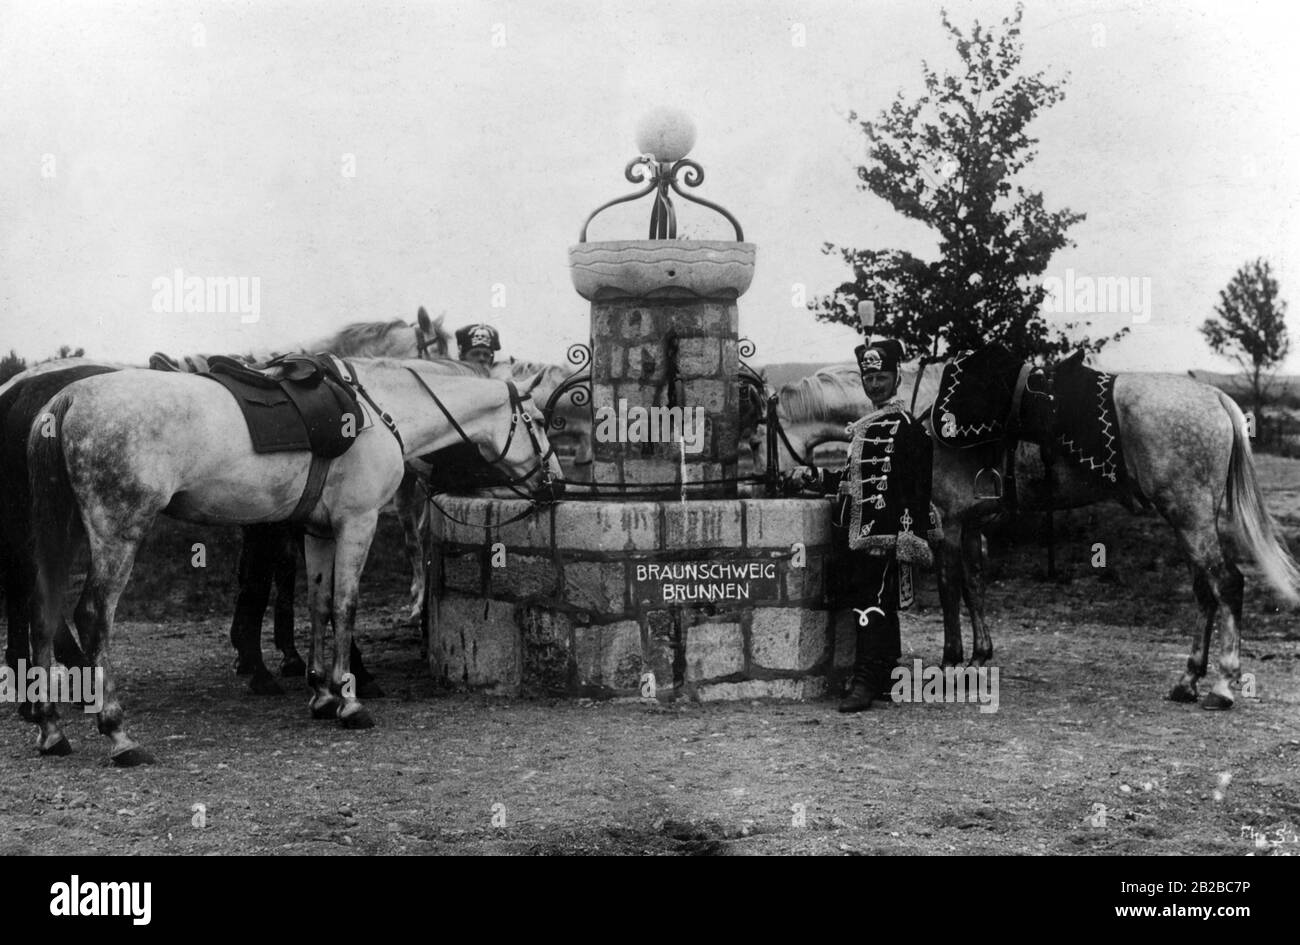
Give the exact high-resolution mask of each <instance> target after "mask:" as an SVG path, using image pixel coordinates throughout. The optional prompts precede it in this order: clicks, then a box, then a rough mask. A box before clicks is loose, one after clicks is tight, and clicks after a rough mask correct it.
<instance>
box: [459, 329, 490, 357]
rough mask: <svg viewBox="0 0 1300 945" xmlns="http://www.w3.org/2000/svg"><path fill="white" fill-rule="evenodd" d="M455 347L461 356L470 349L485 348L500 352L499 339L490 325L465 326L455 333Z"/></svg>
mask: <svg viewBox="0 0 1300 945" xmlns="http://www.w3.org/2000/svg"><path fill="white" fill-rule="evenodd" d="M456 346H457V347H459V348H460V353H461V355H462V356H464V355H465V354H466V352H468V351H469V350H470V349H471V348H487V349H488V350H489V351H500V350H501V338H500V336H498V335H497V330H496V329H495V328H493V327H492V326H491V325H466V326H465V327H464V328H461V329H458V330H457V331H456Z"/></svg>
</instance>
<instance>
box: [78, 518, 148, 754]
mask: <svg viewBox="0 0 1300 945" xmlns="http://www.w3.org/2000/svg"><path fill="white" fill-rule="evenodd" d="M90 518H91V522H90V523H89V524H90V527H89V530H88V537H89V539H90V569H89V572H88V574H87V575H86V585H85V587H84V588H83V589H82V592H81V597H80V599H79V600H78V601H77V607H76V609H75V610H74V611H73V619H74V620H75V621H76V624H77V631H78V633H79V634H80V635H81V639H82V640H83V641H84V643H85V645H86V657H87V659H88V660H89V661H90V664H91V665H92V666H93V667H94V668H95V677H96V682H97V683H98V687H99V691H98V692H97V693H96V695H97V696H98V702H99V704H100V710H99V718H98V728H99V733H100V734H101V735H106V736H108V738H109V740H110V741H111V742H112V747H111V748H110V749H109V759H110V760H111V761H112V763H113V764H114V765H116V766H118V767H123V768H125V767H131V766H133V765H141V764H152V763H153V760H154V759H153V756H152V755H151V754H149V752H147V751H145V750H144V749H143V748H141V747H140V746H139V745H138V744H136V743H135V742H134V741H132V740H131V738H130V737H129V736H128V735H127V734H126V729H125V728H123V726H122V720H123V717H124V715H123V712H122V706H121V704H120V703H119V702H118V701H117V694H116V685H115V682H114V678H113V675H114V674H113V664H112V660H111V659H110V657H109V643H110V641H111V639H112V634H113V616H114V614H115V613H116V612H117V602H118V600H119V599H120V598H121V596H122V591H123V589H124V588H125V587H126V582H127V579H128V578H129V577H130V576H131V567H132V565H134V563H135V554H136V550H137V549H138V548H139V546H140V541H141V539H142V538H143V537H144V533H145V531H146V530H147V526H148V521H143V520H140V519H139V518H137V519H136V520H135V521H132V522H120V521H104V518H105V517H104V516H102V515H99V516H96V515H92V516H90ZM149 518H152V516H149Z"/></svg>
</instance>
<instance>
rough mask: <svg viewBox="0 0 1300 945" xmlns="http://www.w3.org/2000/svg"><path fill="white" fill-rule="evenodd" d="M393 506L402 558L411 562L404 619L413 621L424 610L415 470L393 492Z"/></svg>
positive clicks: (422, 560)
mask: <svg viewBox="0 0 1300 945" xmlns="http://www.w3.org/2000/svg"><path fill="white" fill-rule="evenodd" d="M393 505H394V507H395V508H396V509H397V518H398V520H399V521H400V522H401V523H402V540H403V542H404V543H405V545H406V560H407V562H409V563H410V565H411V610H410V612H409V613H408V614H407V617H406V622H407V623H414V622H415V621H417V620H419V619H420V614H421V613H422V612H423V611H424V545H423V543H422V542H421V540H420V506H421V502H420V485H419V482H418V480H417V479H416V475H415V473H413V472H411V470H409V469H408V470H406V473H405V474H404V475H403V476H402V484H401V485H400V486H398V487H397V492H396V493H395V494H394V495H393Z"/></svg>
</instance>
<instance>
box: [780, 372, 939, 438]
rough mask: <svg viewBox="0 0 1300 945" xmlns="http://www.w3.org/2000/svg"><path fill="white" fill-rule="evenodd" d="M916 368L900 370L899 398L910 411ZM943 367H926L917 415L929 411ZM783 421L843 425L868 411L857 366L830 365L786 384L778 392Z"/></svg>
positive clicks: (869, 403)
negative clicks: (939, 373) (939, 372)
mask: <svg viewBox="0 0 1300 945" xmlns="http://www.w3.org/2000/svg"><path fill="white" fill-rule="evenodd" d="M918 366H919V365H918V364H917V363H916V362H912V363H909V364H903V365H900V366H899V371H898V380H899V383H898V398H899V399H900V400H902V401H903V405H904V406H906V407H907V408H908V410H909V411H910V410H911V407H912V389H913V385H914V384H915V383H916V372H917V369H918ZM942 367H943V365H942V364H930V365H928V366H927V367H926V370H925V375H924V376H923V379H922V381H921V389H920V391H919V393H918V396H917V401H916V406H917V409H918V411H921V410H922V408H925V409H928V407H929V404H930V402H931V401H933V400H934V395H935V391H936V389H937V385H938V383H939V377H938V371H939V370H940V369H942ZM777 393H778V395H779V396H780V400H779V401H778V404H779V406H780V410H781V416H782V418H783V419H784V420H785V421H786V422H788V423H809V422H819V421H820V422H827V423H845V422H847V421H849V420H856V419H857V418H858V417H860V416H862V415H863V414H864V413H865V412H867V411H869V410H870V409H871V401H870V400H868V399H867V395H866V392H865V391H863V389H862V375H861V373H859V371H858V366H857V365H856V364H852V363H850V364H832V365H830V366H829V367H824V368H822V369H821V370H819V371H816V372H814V373H812V374H809V375H808V376H807V377H801V378H799V380H797V381H791V382H790V383H789V384H785V385H783V386H782V387H781V389H780V390H779V391H778V392H777Z"/></svg>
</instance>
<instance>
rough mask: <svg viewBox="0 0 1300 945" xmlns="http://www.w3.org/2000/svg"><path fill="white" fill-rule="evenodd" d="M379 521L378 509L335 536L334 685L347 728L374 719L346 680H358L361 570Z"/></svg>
mask: <svg viewBox="0 0 1300 945" xmlns="http://www.w3.org/2000/svg"><path fill="white" fill-rule="evenodd" d="M378 524H379V511H378V510H377V509H376V510H374V511H371V512H367V513H364V514H362V515H359V516H357V517H355V518H351V519H348V520H347V521H345V522H343V523H341V524H340V525H338V526H336V528H335V536H334V599H333V604H334V606H333V616H334V673H333V676H332V678H331V680H330V682H331V688H334V689H337V690H338V691H340V692H341V694H342V696H343V705H342V706H341V707H340V708H339V713H338V716H339V721H340V722H341V723H342V724H343V727H344V728H370V727H371V726H373V725H374V724H375V723H374V720H373V719H371V717H370V713H369V712H368V711H367V710H366V708H365V706H363V705H362V704H361V700H360V699H359V698H357V695H356V693H355V692H354V691H352V690H351V687H349V686H348V685H346V680H348V679H349V677H351V678H352V679H353V680H355V679H356V677H355V676H353V675H352V673H351V671H350V663H351V658H352V653H353V634H352V632H353V628H354V625H355V624H356V618H357V594H358V591H359V590H360V585H361V572H362V571H363V570H364V569H365V566H366V555H367V554H369V552H370V543H371V542H372V541H373V540H374V537H375V526H376V525H378Z"/></svg>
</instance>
